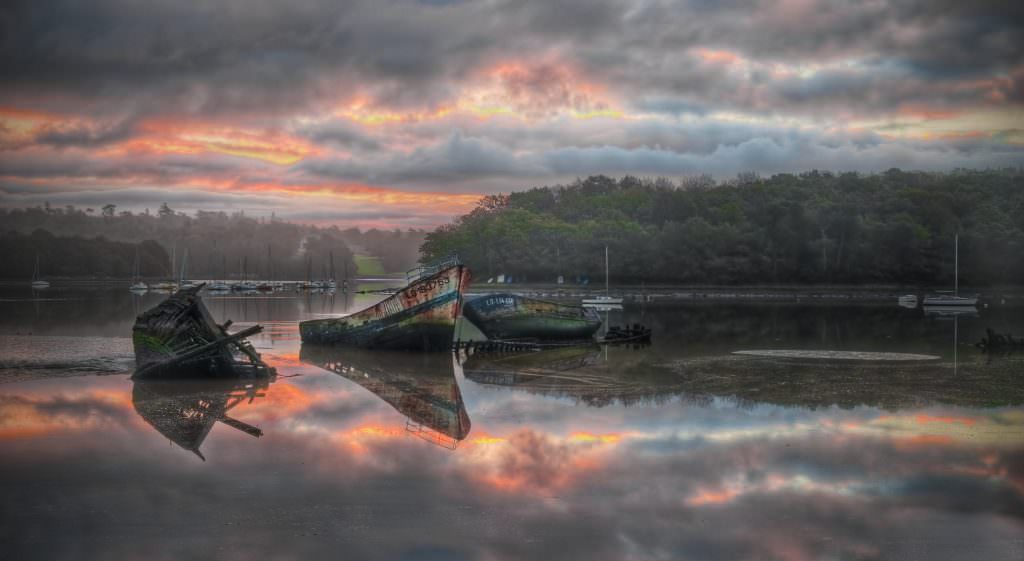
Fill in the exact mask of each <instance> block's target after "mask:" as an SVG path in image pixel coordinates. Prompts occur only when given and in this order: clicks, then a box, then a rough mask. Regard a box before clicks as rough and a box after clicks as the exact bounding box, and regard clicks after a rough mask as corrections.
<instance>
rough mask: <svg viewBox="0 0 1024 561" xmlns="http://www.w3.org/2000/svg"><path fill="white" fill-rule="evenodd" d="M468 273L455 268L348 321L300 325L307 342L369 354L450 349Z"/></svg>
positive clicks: (336, 320)
mask: <svg viewBox="0 0 1024 561" xmlns="http://www.w3.org/2000/svg"><path fill="white" fill-rule="evenodd" d="M468 284H469V269H467V268H466V267H465V266H464V265H461V264H459V265H454V266H451V267H447V268H444V269H441V270H440V271H438V272H437V273H435V274H433V275H430V276H427V277H424V278H421V279H418V280H416V281H415V282H413V283H411V284H409V285H408V286H406V287H405V288H403V289H401V290H400V291H398V292H397V293H396V294H393V295H391V296H389V297H388V298H385V299H384V300H382V301H381V302H379V303H377V304H376V305H374V306H371V307H369V308H366V309H364V310H361V311H359V312H356V313H354V314H352V315H349V316H346V317H343V318H329V319H316V320H309V321H304V322H302V323H300V324H299V333H300V334H301V336H302V341H303V342H304V343H314V344H320V345H324V344H341V345H351V346H356V347H362V348H368V349H389V350H425V351H438V350H448V349H450V348H451V345H452V335H453V334H454V331H455V318H456V317H457V316H458V313H459V306H460V304H461V301H462V291H463V289H464V288H465V287H466V286H467V285H468Z"/></svg>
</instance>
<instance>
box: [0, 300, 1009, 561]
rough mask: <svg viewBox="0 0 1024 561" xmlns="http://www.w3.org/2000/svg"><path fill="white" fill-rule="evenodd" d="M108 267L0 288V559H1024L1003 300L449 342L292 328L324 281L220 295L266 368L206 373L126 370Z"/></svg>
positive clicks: (126, 309)
mask: <svg viewBox="0 0 1024 561" xmlns="http://www.w3.org/2000/svg"><path fill="white" fill-rule="evenodd" d="M125 292H126V291H118V293H117V294H116V295H114V296H107V295H104V294H96V296H95V298H93V299H90V298H91V297H90V296H88V295H86V294H71V293H62V292H60V289H59V288H57V289H55V290H54V291H52V292H50V293H48V294H47V298H52V300H47V301H40V302H37V304H38V311H37V310H34V309H33V302H21V301H17V302H4V301H0V331H2V332H5V333H6V334H7V335H6V336H0V380H6V383H3V384H0V474H2V477H0V495H2V496H3V497H4V500H3V501H0V552H2V553H0V558H3V559H7V558H10V559H81V560H92V559H138V558H146V557H147V556H150V557H152V555H153V552H154V551H155V552H159V554H158V557H159V558H160V559H162V560H166V561H172V560H177V559H182V560H186V559H197V558H205V557H209V556H210V555H211V552H212V551H217V552H220V553H224V555H226V556H227V557H230V558H237V559H250V558H275V559H336V558H337V556H338V551H339V547H343V548H344V551H345V554H346V556H347V557H352V558H357V559H370V560H381V561H388V560H392V559H431V558H434V559H493V560H511V561H520V560H522V561H526V560H534V559H550V558H558V559H570V560H577V559H578V560H583V559H621V560H634V559H635V560H640V559H701V560H709V561H718V560H721V561H742V560H764V559H773V560H775V559H777V560H787V561H790V560H802V559H808V560H810V559H814V560H817V559H843V560H854V559H857V560H859V559H872V560H894V561H896V560H906V559H928V560H929V561H958V560H961V559H984V560H986V561H1019V560H1020V559H1022V558H1024V515H1022V513H1024V408H1022V407H1021V404H1024V400H1022V398H1021V394H1022V392H1024V384H1022V383H1021V380H1022V379H1021V375H1022V372H1024V356H1021V355H1013V356H1006V357H1002V356H1000V357H989V356H985V355H983V354H982V353H980V352H979V351H977V349H974V348H973V347H972V346H971V345H970V343H973V342H974V341H977V340H978V339H980V338H981V337H982V336H983V334H984V329H985V327H989V326H991V327H992V328H993V329H994V330H996V331H998V332H1006V333H1011V332H1012V333H1017V334H1019V333H1021V332H1024V324H1022V321H1024V315H1022V314H1019V313H1017V314H1014V313H1009V312H1003V311H999V310H987V309H985V310H982V311H981V315H980V317H979V318H963V317H961V318H959V320H952V321H946V320H944V319H941V318H933V317H930V316H929V317H925V316H924V315H923V312H921V311H920V310H919V309H918V310H916V311H915V310H905V309H903V308H899V307H898V306H895V305H892V306H889V307H872V306H863V307H857V306H847V307H843V306H823V305H812V306H799V305H790V306H783V305H758V304H734V305H733V304H729V305H719V304H717V303H693V304H687V305H682V304H680V305H674V304H671V303H665V304H664V305H663V304H662V303H660V302H659V303H658V304H657V306H653V305H652V306H648V308H647V309H646V311H645V312H644V313H645V314H646V318H645V320H644V322H645V323H649V324H651V325H653V326H654V327H655V329H656V336H655V340H654V344H653V345H652V346H651V347H648V348H645V349H620V348H611V349H608V350H607V354H606V353H605V351H604V350H601V351H600V352H595V349H592V348H582V349H575V350H563V351H559V352H545V353H529V354H525V355H487V356H485V355H475V356H469V357H465V356H463V357H461V363H457V364H454V365H453V364H452V363H451V362H448V363H445V362H444V360H443V359H444V358H446V355H443V354H442V355H434V356H433V357H427V359H428V361H429V360H431V359H433V360H435V361H436V362H427V363H421V362H417V361H420V360H422V359H423V357H422V356H421V355H404V356H401V355H400V356H397V357H394V360H392V358H391V355H383V354H379V353H373V354H372V356H368V355H367V354H366V353H361V352H359V351H348V350H344V351H343V350H342V349H327V350H324V354H318V351H317V350H315V349H313V348H312V347H310V348H305V349H302V350H301V353H300V346H299V342H298V339H297V336H296V329H295V322H296V321H297V320H299V319H304V318H306V317H310V316H311V315H312V314H320V313H335V314H337V313H341V310H340V308H341V306H342V305H341V303H340V302H339V301H340V299H341V297H340V295H336V296H335V301H334V304H333V308H331V311H330V312H326V311H324V310H325V309H327V306H329V305H330V304H325V300H324V299H323V298H324V297H323V296H321V295H315V296H314V297H313V298H308V295H305V294H302V295H292V296H289V297H288V298H285V297H283V296H282V297H280V299H278V297H277V295H275V296H274V298H269V297H267V298H264V297H259V296H256V297H232V296H225V297H224V299H223V300H220V299H217V300H213V301H212V302H208V305H209V306H210V308H211V310H212V311H213V312H214V313H215V314H217V315H218V316H219V317H218V319H220V320H223V319H224V318H225V317H233V318H235V319H238V320H239V321H246V317H245V315H244V312H246V311H247V313H248V320H247V321H250V322H251V321H257V320H258V321H259V322H260V323H263V324H265V325H267V326H268V329H267V332H265V336H261V337H260V338H256V339H255V341H256V342H257V343H258V345H257V346H258V347H259V350H260V352H261V353H263V355H264V357H265V358H266V359H267V360H268V362H270V363H271V364H272V365H273V366H275V367H276V368H277V369H278V373H279V376H278V379H277V380H276V381H275V382H274V383H272V384H270V385H268V386H266V387H262V386H255V387H253V388H246V387H244V386H243V387H233V386H231V385H230V384H229V385H228V386H226V387H217V388H212V389H211V388H208V387H207V388H204V387H202V384H199V385H197V386H195V387H194V388H186V386H184V385H182V382H174V383H173V386H170V385H168V386H159V385H152V383H143V385H135V384H133V383H132V382H131V380H129V379H128V373H129V372H130V369H131V364H132V360H131V343H130V340H129V339H127V338H124V337H125V335H124V334H125V333H127V332H128V331H130V328H131V322H132V319H133V318H134V315H133V313H134V310H133V308H132V305H131V304H132V303H131V300H130V298H129V295H127V294H124V296H122V293H125ZM147 297H148V296H147ZM218 298H219V297H218ZM147 305H148V303H144V304H142V305H141V306H140V307H142V308H145V307H147ZM640 312H641V311H640V310H637V309H636V308H635V307H632V306H630V305H627V306H626V309H625V310H624V311H623V312H621V313H620V314H621V315H622V316H623V317H622V318H615V317H613V320H614V321H615V322H617V323H625V322H628V321H638V320H639V318H638V317H637V316H636V314H638V313H640ZM37 313H38V315H37ZM957 321H958V322H959V323H958V324H957V323H956V322H957ZM957 325H958V326H959V341H960V343H959V347H956V348H958V351H954V350H953V348H954V347H953V345H952V343H953V340H954V338H955V335H956V333H955V329H956V328H957ZM118 326H120V327H118ZM115 327H116V328H117V329H114V328H115ZM19 331H20V332H22V333H24V332H26V331H32V332H34V333H35V335H32V336H28V335H25V334H23V335H14V333H17V332H19ZM40 333H46V334H47V336H46V337H40V336H39V335H40ZM104 334H107V335H108V337H102V335H104ZM114 337H122V339H115V338H114ZM965 342H966V343H968V344H965ZM743 349H810V350H844V351H876V352H900V353H905V352H910V353H920V354H928V355H935V356H941V357H942V358H940V359H938V360H929V361H922V362H910V363H878V362H872V361H863V362H861V361H857V362H854V361H834V360H831V359H829V358H828V356H827V354H826V355H825V358H824V359H820V358H815V359H806V358H801V357H796V358H784V357H777V356H766V357H750V356H742V355H733V354H732V352H733V351H737V350H743ZM954 352H958V355H956V362H955V361H954ZM300 358H301V359H302V360H304V361H307V362H301V361H300ZM4 361H6V362H4ZM955 364H956V365H957V366H956V367H955V366H954V365H955ZM325 367H326V369H325ZM5 370H6V371H7V372H8V373H10V374H4V372H3V371H5ZM43 371H45V374H39V372H43ZM335 372H339V374H337V375H336V374H335ZM96 373H103V374H104V375H102V376H93V375H91V374H96ZM463 375H464V377H463ZM56 376H61V377H59V378H58V377H56ZM152 388H155V389H152ZM367 390H369V391H367ZM250 392H251V393H253V394H254V395H252V396H249V393H250ZM261 396H262V397H261ZM250 397H254V399H252V403H251V404H250V403H249V400H250ZM396 411H398V412H400V413H401V414H398V413H396ZM470 417H472V430H470V425H469V418H470ZM407 418H408V419H409V421H408V424H409V425H410V426H414V425H422V427H423V428H424V431H426V432H430V433H435V434H436V435H440V437H443V438H444V439H447V440H445V442H447V441H457V442H458V444H459V445H458V450H457V451H456V452H455V453H448V452H447V451H445V450H441V449H438V448H436V447H434V446H431V445H429V444H427V443H425V442H423V441H421V440H419V439H418V438H413V437H412V435H411V434H410V433H409V432H408V431H407V430H406V428H405V426H403V425H405V424H406V419H407ZM218 419H220V420H218ZM224 419H227V421H226V422H229V423H230V422H231V421H230V419H239V420H242V421H244V422H245V423H246V425H244V427H245V428H247V429H249V430H250V431H251V432H255V431H263V436H262V437H261V438H260V440H259V441H258V442H257V441H254V440H253V439H252V438H251V437H250V436H249V433H247V432H240V431H238V430H234V429H230V428H220V429H218V428H216V427H217V425H221V424H224V422H221V421H223V420H224ZM211 426H212V427H214V428H213V429H211V428H210V427H211ZM256 427H258V429H257V428H256ZM253 429H255V430H253ZM421 432H422V431H421ZM459 435H461V440H458V438H459ZM168 439H171V441H172V442H177V444H176V445H174V444H169V443H168ZM179 446H180V448H179ZM181 448H185V449H195V450H201V453H202V454H203V455H204V456H206V458H207V459H208V462H206V463H203V462H200V461H198V460H196V459H195V458H194V457H193V456H192V454H190V453H188V452H183V451H182V449H181ZM218 554H219V553H218Z"/></svg>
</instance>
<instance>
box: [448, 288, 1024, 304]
mask: <svg viewBox="0 0 1024 561" xmlns="http://www.w3.org/2000/svg"><path fill="white" fill-rule="evenodd" d="M936 291H937V289H934V288H929V287H908V286H898V285H888V286H886V285H861V286H858V285H731V286H714V285H655V286H647V285H621V286H612V287H611V289H610V290H609V292H608V294H609V295H610V296H613V297H619V298H623V299H624V300H626V301H634V302H655V301H663V300H685V301H695V300H696V301H699V300H730V301H775V302H804V301H847V302H850V301H855V302H885V303H889V302H895V301H896V300H897V299H898V298H899V297H900V296H904V295H907V294H914V295H917V296H918V297H921V296H923V295H926V294H931V293H934V292H936ZM496 292H507V293H511V294H517V295H519V296H529V297H535V298H556V299H576V298H588V297H592V296H596V295H603V294H604V293H605V291H604V288H603V287H595V286H577V285H572V286H566V285H557V284H540V283H538V284H531V283H525V284H486V283H484V284H471V285H470V287H469V288H468V289H467V290H466V294H470V295H480V294H490V293H496ZM961 292H963V293H965V294H968V293H977V294H979V296H980V299H981V301H982V302H986V303H995V304H1003V303H1005V304H1024V286H1012V287H993V288H989V289H985V290H979V291H973V290H962V291H961Z"/></svg>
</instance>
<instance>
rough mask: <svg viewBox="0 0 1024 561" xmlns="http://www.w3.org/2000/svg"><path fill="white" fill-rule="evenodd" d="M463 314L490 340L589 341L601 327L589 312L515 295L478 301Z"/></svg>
mask: <svg viewBox="0 0 1024 561" xmlns="http://www.w3.org/2000/svg"><path fill="white" fill-rule="evenodd" d="M464 314H465V316H466V319H468V320H469V321H471V322H473V325H476V326H477V327H478V328H480V331H482V332H483V333H484V335H487V337H488V338H489V339H586V338H588V337H591V336H593V335H594V333H595V332H596V331H597V330H598V329H600V327H601V318H600V317H599V316H598V315H597V314H596V313H595V312H594V311H593V310H590V309H588V308H584V307H582V306H571V305H568V304H560V303H558V302H548V301H546V300H537V299H534V298H526V297H523V296H519V295H516V294H489V295H487V296H481V297H480V298H475V299H473V300H470V301H468V302H466V309H465V310H464Z"/></svg>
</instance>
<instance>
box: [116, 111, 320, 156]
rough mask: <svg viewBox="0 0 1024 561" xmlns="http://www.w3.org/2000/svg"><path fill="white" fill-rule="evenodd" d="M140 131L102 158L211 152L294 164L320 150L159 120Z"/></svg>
mask: <svg viewBox="0 0 1024 561" xmlns="http://www.w3.org/2000/svg"><path fill="white" fill-rule="evenodd" d="M139 130H140V137H139V138H135V139H132V140H130V141H127V142H124V143H121V144H119V145H117V146H115V147H113V148H111V149H109V150H106V151H104V152H102V155H105V156H122V155H125V154H130V153H140V152H142V153H153V154H201V153H205V152H212V153H216V154H227V155H230V156H239V157H242V158H252V159H256V160H261V161H264V162H269V163H272V164H277V165H291V164H294V163H296V162H298V161H300V160H302V159H304V158H306V157H307V156H310V155H313V154H315V153H317V149H316V148H315V147H313V146H312V145H311V144H309V143H308V142H306V141H304V140H301V139H298V138H295V137H293V136H290V135H287V134H284V133H281V132H276V131H265V130H256V129H246V128H238V127H231V126H227V125H215V124H203V123H189V122H185V123H177V122H167V121H160V120H152V121H147V122H146V123H143V124H141V125H140V126H139Z"/></svg>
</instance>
